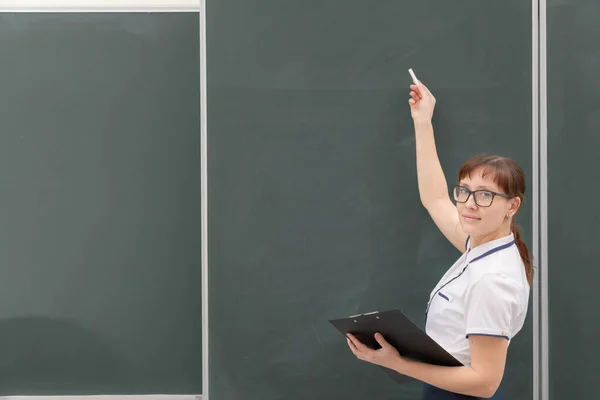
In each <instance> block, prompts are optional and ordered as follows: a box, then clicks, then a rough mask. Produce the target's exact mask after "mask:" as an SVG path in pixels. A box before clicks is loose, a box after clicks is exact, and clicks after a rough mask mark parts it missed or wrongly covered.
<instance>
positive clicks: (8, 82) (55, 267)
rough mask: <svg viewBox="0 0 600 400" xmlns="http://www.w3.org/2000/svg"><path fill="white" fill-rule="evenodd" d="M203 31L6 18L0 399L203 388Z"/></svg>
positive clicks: (119, 20)
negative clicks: (200, 124)
mask: <svg viewBox="0 0 600 400" xmlns="http://www.w3.org/2000/svg"><path fill="white" fill-rule="evenodd" d="M198 34H199V29H198V14H197V13H189V14H148V13H139V14H70V13H65V14H10V13H9V14H6V13H5V14H1V15H0V54H2V62H1V63H0V71H1V73H0V93H1V94H0V126H1V133H0V188H1V190H2V197H1V200H0V204H1V207H0V221H1V224H0V265H1V266H2V279H0V353H1V354H2V357H0V375H1V376H2V379H1V380H0V395H12V394H22V395H69V394H78V395H79V394H81V395H85V394H146V393H181V394H187V393H200V392H201V388H202V379H201V375H202V373H201V365H202V361H201V360H202V352H201V342H202V340H201V336H202V330H201V326H202V325H201V292H200V288H201V266H200V261H201V256H200V205H199V201H200V172H199V166H200V156H199V154H200V149H199V146H200V140H199V129H200V126H199V115H200V111H199V110H200V100H199V97H200V96H199V72H198V70H199V48H198V47H199V46H198V43H199V41H198Z"/></svg>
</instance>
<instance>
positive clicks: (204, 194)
mask: <svg viewBox="0 0 600 400" xmlns="http://www.w3.org/2000/svg"><path fill="white" fill-rule="evenodd" d="M199 18H200V180H201V188H200V193H201V195H200V199H201V200H200V202H201V203H202V205H201V207H202V208H201V212H200V218H201V219H202V234H201V237H202V397H203V400H208V377H209V374H208V352H209V348H208V173H207V170H208V168H207V167H208V161H207V154H208V152H207V147H206V146H207V142H208V140H207V135H206V133H207V132H206V129H207V126H208V125H207V123H206V117H207V112H206V107H207V105H206V92H207V87H206V0H200V15H199Z"/></svg>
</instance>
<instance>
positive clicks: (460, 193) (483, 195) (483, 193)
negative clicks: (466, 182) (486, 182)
mask: <svg viewBox="0 0 600 400" xmlns="http://www.w3.org/2000/svg"><path fill="white" fill-rule="evenodd" d="M453 193H454V200H456V201H457V202H459V203H466V202H467V200H469V197H471V194H472V195H473V199H474V200H475V204H477V205H478V206H479V207H489V206H491V205H492V202H493V201H494V197H496V196H500V197H504V198H505V199H512V196H509V195H506V194H504V193H496V192H492V191H491V190H469V189H467V188H466V187H463V186H458V185H456V186H454V188H453Z"/></svg>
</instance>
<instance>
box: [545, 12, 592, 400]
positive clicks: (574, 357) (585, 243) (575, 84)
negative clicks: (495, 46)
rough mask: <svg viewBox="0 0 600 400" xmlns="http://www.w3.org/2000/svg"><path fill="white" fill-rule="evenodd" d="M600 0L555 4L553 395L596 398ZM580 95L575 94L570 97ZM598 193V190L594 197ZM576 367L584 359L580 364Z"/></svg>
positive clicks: (551, 38) (551, 90)
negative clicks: (598, 0) (596, 197)
mask: <svg viewBox="0 0 600 400" xmlns="http://www.w3.org/2000/svg"><path fill="white" fill-rule="evenodd" d="M599 20H600V3H598V2H597V1H576V0H568V1H565V0H561V1H550V2H549V3H548V298H549V339H550V341H549V347H550V351H549V361H550V362H549V372H550V380H549V382H550V399H552V400H559V399H565V398H573V399H595V398H597V397H598V394H597V391H596V388H595V379H596V378H597V374H596V372H595V371H596V370H597V367H596V365H597V354H598V351H597V349H596V347H597V338H598V335H600V324H599V323H598V318H597V316H596V315H597V312H596V310H597V309H598V307H599V306H600V301H599V300H598V296H597V293H598V292H597V290H598V289H597V282H598V278H599V277H600V273H599V272H598V260H599V259H600V247H599V246H598V240H599V239H600V232H599V231H598V225H597V216H596V214H597V211H596V209H595V208H596V202H595V201H594V199H595V194H596V193H597V192H598V189H597V183H596V182H597V181H598V149H600V136H599V135H598V132H599V129H600V112H599V111H600V79H599V78H598V71H600V25H599V24H598V21H599ZM573 93H576V94H575V99H574V100H573V99H571V97H572V96H573ZM590 195H591V196H590ZM574 366H581V367H577V368H575V367H574Z"/></svg>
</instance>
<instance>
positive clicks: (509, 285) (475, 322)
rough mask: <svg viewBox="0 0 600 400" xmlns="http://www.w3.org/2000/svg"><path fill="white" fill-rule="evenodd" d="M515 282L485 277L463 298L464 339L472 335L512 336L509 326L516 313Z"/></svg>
mask: <svg viewBox="0 0 600 400" xmlns="http://www.w3.org/2000/svg"><path fill="white" fill-rule="evenodd" d="M518 303H519V301H518V289H517V285H516V283H515V282H514V281H513V280H511V279H510V278H508V277H506V276H504V275H501V274H493V273H490V274H486V275H484V276H482V277H481V278H480V279H479V280H478V281H477V282H475V284H474V285H473V286H472V287H471V288H470V290H469V293H468V294H467V296H466V304H465V306H466V310H465V311H466V312H465V329H466V332H465V333H466V337H467V338H468V337H469V336H472V335H484V336H498V337H504V338H506V339H508V340H510V338H511V337H512V324H511V322H512V321H513V320H514V319H515V317H516V315H517V313H518V306H519V304H518Z"/></svg>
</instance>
